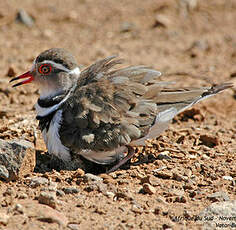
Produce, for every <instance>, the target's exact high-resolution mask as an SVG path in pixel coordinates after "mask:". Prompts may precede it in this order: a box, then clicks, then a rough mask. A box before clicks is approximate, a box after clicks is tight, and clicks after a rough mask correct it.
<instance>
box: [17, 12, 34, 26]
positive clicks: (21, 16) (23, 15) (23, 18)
mask: <svg viewBox="0 0 236 230" xmlns="http://www.w3.org/2000/svg"><path fill="white" fill-rule="evenodd" d="M16 21H17V22H19V23H22V24H24V25H26V26H28V27H32V26H33V25H34V19H33V18H32V17H31V16H30V15H29V14H28V13H27V12H26V11H25V10H23V9H20V10H19V11H18V12H17V15H16Z"/></svg>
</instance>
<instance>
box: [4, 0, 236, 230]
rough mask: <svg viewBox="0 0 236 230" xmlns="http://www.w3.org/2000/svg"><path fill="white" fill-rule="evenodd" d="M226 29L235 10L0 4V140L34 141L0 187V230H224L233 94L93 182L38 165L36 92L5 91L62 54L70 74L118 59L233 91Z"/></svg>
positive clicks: (228, 4)
mask: <svg viewBox="0 0 236 230" xmlns="http://www.w3.org/2000/svg"><path fill="white" fill-rule="evenodd" d="M235 22H236V2H235V1H234V0H215V1H204V0H177V1H176V0H165V1H164V0H159V1H155V0H147V1H142V0H135V1H133V0H121V1H114V0H113V1H112V0H98V1H93V0H66V1H64V0H54V1H46V0H41V1H31V0H24V1H22V0H21V1H20V0H8V1H0V69H1V73H2V74H1V77H0V139H1V140H4V141H7V140H12V139H24V140H27V141H29V142H31V143H34V144H35V148H36V158H37V159H36V167H35V169H34V172H27V173H22V174H21V176H20V177H19V178H18V179H16V180H15V181H10V182H5V181H4V180H3V181H0V204H1V205H0V229H4V230H5V229H9V230H15V229H21V230H23V229H35V230H37V229H48V230H49V229H50V230H52V229H72V230H76V229H124V230H125V229H204V228H205V229H217V228H221V229H232V228H235V227H236V219H235V213H236V211H235V200H236V185H235V184H236V167H235V165H236V156H235V153H236V100H235V99H236V88H235V87H234V88H233V89H229V90H226V91H225V92H223V93H221V94H219V95H217V96H215V97H212V98H210V99H208V100H206V101H203V102H201V103H200V104H198V105H196V106H194V107H193V108H191V109H189V110H187V111H186V112H184V113H182V114H180V115H179V116H177V117H176V118H175V119H174V120H173V122H172V124H171V125H170V127H169V129H168V130H167V131H166V132H164V133H163V134H162V136H160V137H159V138H158V139H156V140H151V141H150V142H148V143H147V145H146V146H145V147H139V148H137V149H136V151H137V154H136V156H135V157H134V158H133V159H132V160H131V162H129V163H128V164H126V165H125V166H124V167H123V168H122V169H121V170H118V171H116V172H114V173H111V174H109V175H108V174H98V175H93V174H90V173H88V172H84V171H83V170H81V169H77V170H74V171H73V170H72V171H71V170H60V171H59V170H55V169H52V168H53V167H51V168H50V165H48V164H46V163H45V164H43V163H42V162H46V160H45V159H47V158H49V157H48V155H47V153H46V149H45V146H44V144H43V141H42V136H41V134H40V132H39V130H38V128H37V125H38V124H37V121H36V120H35V111H34V108H33V105H34V103H35V102H36V100H37V97H38V95H39V94H38V90H37V88H36V87H35V86H34V85H29V86H28V87H19V88H17V89H12V88H11V86H10V84H9V83H8V82H9V80H10V78H11V77H12V76H15V75H17V74H20V73H22V72H25V71H26V70H27V69H28V68H30V67H31V64H32V61H33V59H34V57H35V56H37V55H38V54H39V53H40V52H42V51H43V50H45V49H49V48H52V47H63V48H66V49H68V50H70V51H71V52H72V53H73V54H74V55H75V56H76V59H77V60H78V63H79V64H80V66H81V68H83V67H85V66H87V65H89V64H91V63H92V62H93V61H95V60H97V59H99V58H104V57H106V56H110V55H113V54H118V55H119V56H120V57H122V58H124V59H125V60H126V64H127V65H130V64H132V65H134V64H135V65H147V66H152V67H153V68H155V69H157V70H160V71H161V72H163V73H164V75H163V78H168V79H170V80H173V81H176V84H177V85H179V86H208V85H210V84H216V83H221V82H234V83H235V84H236V67H235V63H236V34H235ZM36 136H37V137H36ZM35 137H36V138H35ZM56 169H57V168H56ZM233 217H234V218H233Z"/></svg>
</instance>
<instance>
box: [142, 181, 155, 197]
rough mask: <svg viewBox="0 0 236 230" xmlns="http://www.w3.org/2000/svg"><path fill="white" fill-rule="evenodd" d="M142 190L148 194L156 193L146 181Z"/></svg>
mask: <svg viewBox="0 0 236 230" xmlns="http://www.w3.org/2000/svg"><path fill="white" fill-rule="evenodd" d="M143 190H144V192H145V193H148V194H150V195H152V194H155V193H156V189H155V188H154V187H153V186H152V185H150V184H148V183H145V184H143Z"/></svg>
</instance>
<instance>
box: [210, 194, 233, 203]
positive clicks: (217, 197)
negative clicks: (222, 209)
mask: <svg viewBox="0 0 236 230" xmlns="http://www.w3.org/2000/svg"><path fill="white" fill-rule="evenodd" d="M207 198H208V199H209V200H211V201H213V202H217V201H228V200H230V199H229V196H228V194H227V193H226V192H222V191H220V192H215V193H212V194H211V195H208V196H207Z"/></svg>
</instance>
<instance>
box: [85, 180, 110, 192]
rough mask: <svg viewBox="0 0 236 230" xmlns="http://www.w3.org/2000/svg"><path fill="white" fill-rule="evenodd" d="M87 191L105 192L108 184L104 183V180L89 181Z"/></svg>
mask: <svg viewBox="0 0 236 230" xmlns="http://www.w3.org/2000/svg"><path fill="white" fill-rule="evenodd" d="M85 191H87V192H92V191H98V192H102V193H103V194H105V193H106V192H107V185H106V184H104V183H103V182H102V181H90V182H89V183H88V186H87V187H85Z"/></svg>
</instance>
